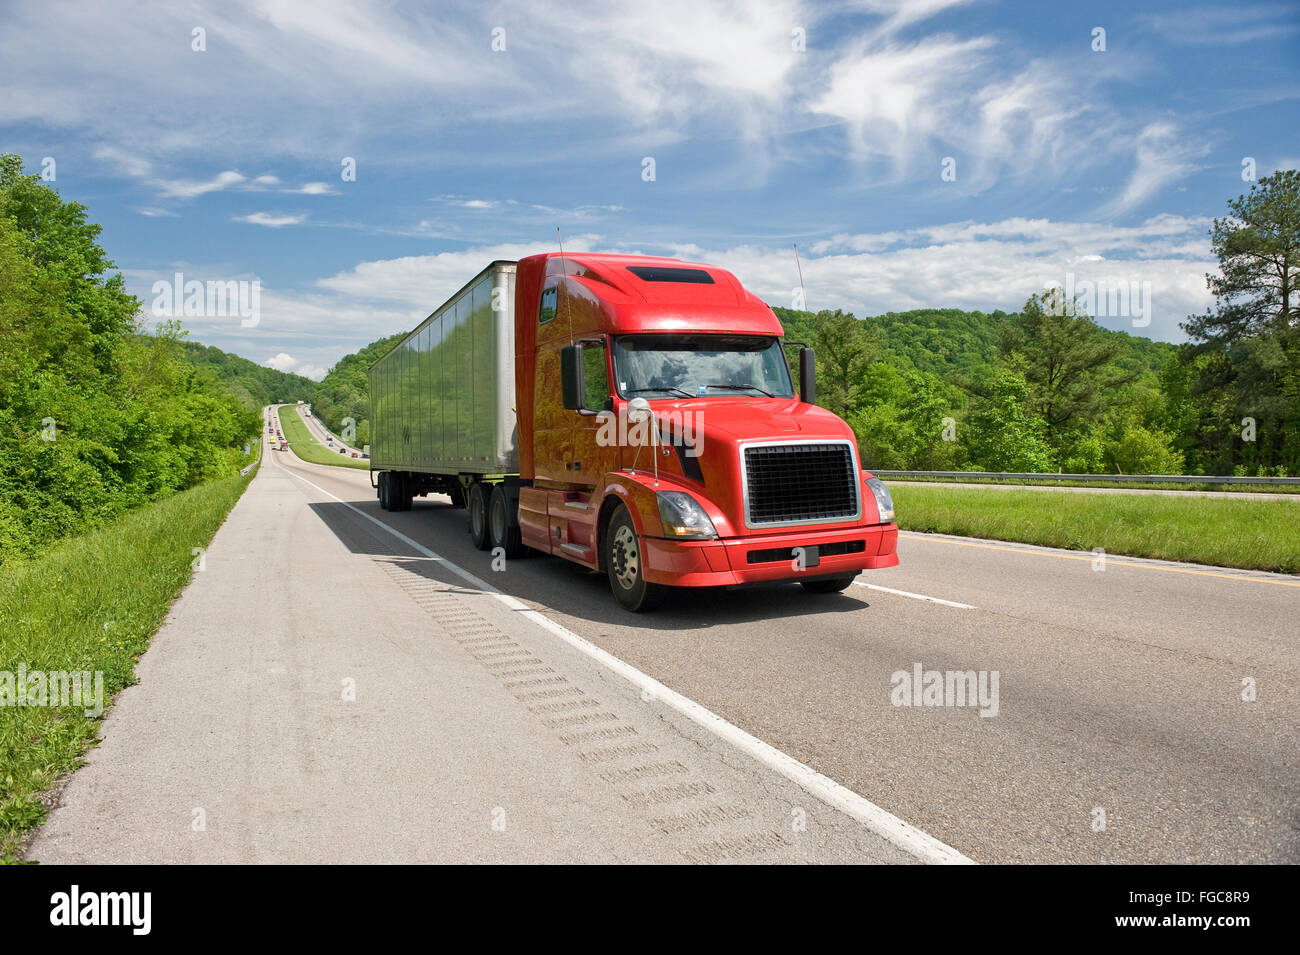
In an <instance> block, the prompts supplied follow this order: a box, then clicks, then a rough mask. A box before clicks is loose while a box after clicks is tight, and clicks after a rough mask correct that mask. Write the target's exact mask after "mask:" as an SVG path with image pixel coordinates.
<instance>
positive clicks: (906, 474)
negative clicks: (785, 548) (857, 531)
mask: <svg viewBox="0 0 1300 955" xmlns="http://www.w3.org/2000/svg"><path fill="white" fill-rule="evenodd" d="M867 470H869V471H871V473H872V474H874V475H876V476H877V477H882V478H891V477H894V478H950V479H961V478H966V479H968V480H971V479H975V480H982V481H988V480H997V481H1043V482H1046V483H1054V484H1078V483H1084V482H1086V483H1092V482H1099V481H1104V482H1107V483H1117V484H1128V483H1133V484H1272V485H1283V484H1300V477H1237V476H1235V475H1231V474H1222V475H1214V474H1039V473H1023V474H1016V473H1012V472H1010V471H877V470H875V469H874V468H868V469H867Z"/></svg>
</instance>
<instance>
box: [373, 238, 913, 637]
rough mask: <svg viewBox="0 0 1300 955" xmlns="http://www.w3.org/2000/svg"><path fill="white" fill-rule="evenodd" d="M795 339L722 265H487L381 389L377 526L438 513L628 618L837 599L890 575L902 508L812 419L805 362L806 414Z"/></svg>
mask: <svg viewBox="0 0 1300 955" xmlns="http://www.w3.org/2000/svg"><path fill="white" fill-rule="evenodd" d="M783 335H784V331H783V329H782V327H781V324H780V322H779V321H778V320H777V318H776V316H775V315H774V314H773V313H772V310H771V309H770V308H768V307H767V305H765V304H764V303H763V302H762V301H761V300H760V299H759V298H757V297H756V296H754V295H752V294H751V293H749V292H747V291H745V289H744V288H743V287H742V286H741V284H740V283H739V282H738V281H737V280H736V278H735V277H734V276H733V275H732V274H731V273H729V272H727V271H725V270H723V269H720V268H717V267H715V266H711V265H702V264H696V263H690V262H684V261H681V260H678V259H668V258H658V257H651V256H640V255H638V256H632V255H597V254H585V253H569V254H558V253H549V252H548V253H542V254H538V255H531V256H528V257H527V258H525V259H521V260H520V261H519V262H517V263H516V262H493V263H492V264H491V265H489V266H488V267H487V268H486V269H484V270H483V271H482V272H481V273H479V275H478V276H476V277H475V278H474V279H473V280H471V281H470V282H469V283H468V284H467V285H466V286H465V287H464V288H462V289H461V290H460V291H459V292H457V293H456V294H455V295H453V296H452V297H451V298H450V299H449V300H448V301H447V302H446V303H445V304H444V305H442V306H441V307H440V308H439V309H438V310H437V311H435V312H434V313H433V314H432V315H430V316H429V318H427V319H426V320H425V321H424V322H422V323H421V324H420V326H419V327H417V328H416V329H415V331H413V332H412V333H411V334H410V335H408V336H407V337H406V339H404V340H403V341H402V342H401V343H399V344H398V345H397V346H396V347H395V348H394V349H393V350H392V351H390V352H389V353H388V354H387V355H385V356H384V357H383V358H381V359H379V361H377V362H375V364H374V365H372V366H371V368H370V391H371V422H372V427H371V431H372V436H371V471H372V483H374V484H375V486H376V490H377V494H378V497H379V502H380V506H381V507H383V508H384V509H386V510H407V509H409V508H410V507H411V501H412V498H413V497H416V496H423V495H426V494H430V493H443V494H447V495H449V496H450V497H451V500H452V503H453V504H454V505H458V506H464V507H465V508H467V510H468V526H469V533H470V537H471V539H472V540H473V542H474V544H475V546H477V547H478V548H480V549H482V550H490V549H493V550H494V549H496V548H501V551H499V552H498V553H503V554H504V555H505V556H507V557H519V556H523V555H525V554H527V553H529V552H534V551H535V552H540V553H543V554H553V555H555V556H557V557H563V558H565V559H566V560H570V561H573V562H574V563H578V564H582V565H583V566H585V567H588V568H591V569H592V570H595V571H599V572H602V573H604V574H606V575H607V576H608V577H609V583H610V588H611V590H612V591H613V593H614V596H615V597H616V598H617V599H618V601H619V602H620V603H621V604H622V605H623V606H624V607H626V608H628V609H629V610H634V611H640V610H648V609H650V608H652V607H653V606H654V605H656V604H657V603H659V602H660V601H661V600H662V599H663V597H664V596H665V595H666V594H667V593H670V592H671V591H670V588H672V587H713V586H735V585H742V584H751V583H760V582H766V581H782V580H798V581H799V582H800V583H801V584H802V585H803V587H804V589H806V590H808V591H811V592H813V593H833V592H837V591H840V590H843V589H845V588H846V587H848V586H849V584H850V583H851V582H852V581H853V579H854V577H856V576H857V574H858V573H859V572H860V571H862V570H865V569H870V568H876V567H892V566H894V565H895V564H897V563H898V556H897V554H896V553H895V545H896V542H897V538H898V527H897V525H895V523H894V510H893V502H892V500H891V499H890V495H889V491H888V490H887V489H886V488H885V486H884V485H883V484H882V483H881V482H880V481H879V479H877V478H875V477H873V476H872V475H871V474H869V473H868V472H866V471H864V470H862V468H861V464H860V462H859V459H858V448H857V442H856V441H855V440H854V436H853V432H852V430H851V429H850V428H849V426H848V425H847V424H845V422H844V421H843V420H841V419H840V418H839V417H837V416H836V415H834V414H832V413H831V412H829V411H827V410H825V409H823V408H819V407H817V405H816V404H815V395H814V384H813V381H814V378H813V355H812V350H811V349H809V348H807V347H801V348H800V350H799V352H798V361H797V363H795V364H796V365H797V367H798V369H799V374H798V377H799V392H798V394H796V392H795V388H794V384H793V381H792V377H793V376H792V374H791V363H790V362H788V361H787V359H786V355H785V350H784V347H783V343H782V338H783ZM373 475H377V478H375V477H373Z"/></svg>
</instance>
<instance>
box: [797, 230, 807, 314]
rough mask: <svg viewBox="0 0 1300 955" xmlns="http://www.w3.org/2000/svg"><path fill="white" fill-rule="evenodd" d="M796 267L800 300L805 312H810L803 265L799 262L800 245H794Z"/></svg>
mask: <svg viewBox="0 0 1300 955" xmlns="http://www.w3.org/2000/svg"><path fill="white" fill-rule="evenodd" d="M794 267H795V268H796V269H798V270H799V298H800V300H801V304H802V305H803V311H805V312H806V311H808V294H807V293H806V292H805V291H804V290H803V265H801V264H800V262H799V243H798V242H795V243H794Z"/></svg>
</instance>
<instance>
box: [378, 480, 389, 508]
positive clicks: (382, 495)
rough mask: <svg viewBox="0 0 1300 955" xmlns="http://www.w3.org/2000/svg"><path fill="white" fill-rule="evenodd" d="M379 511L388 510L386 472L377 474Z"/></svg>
mask: <svg viewBox="0 0 1300 955" xmlns="http://www.w3.org/2000/svg"><path fill="white" fill-rule="evenodd" d="M379 509H380V510H382V511H386V510H388V472H387V471H380V472H379Z"/></svg>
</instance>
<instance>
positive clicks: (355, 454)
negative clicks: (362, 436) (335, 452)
mask: <svg viewBox="0 0 1300 955" xmlns="http://www.w3.org/2000/svg"><path fill="white" fill-rule="evenodd" d="M352 456H353V457H354V458H359V457H361V455H360V454H358V453H357V452H356V451H353V452H352Z"/></svg>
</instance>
